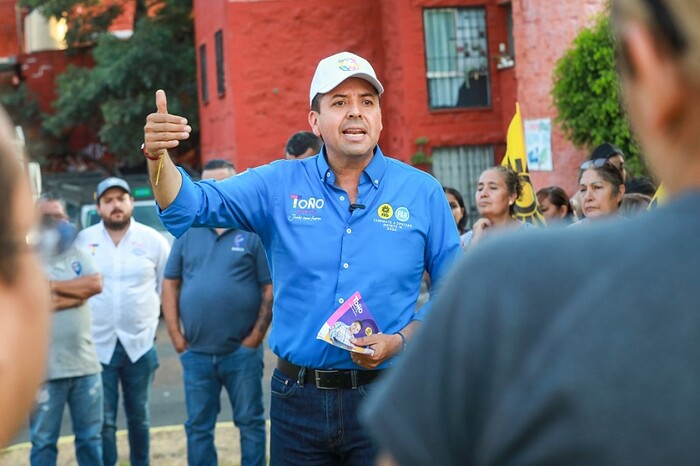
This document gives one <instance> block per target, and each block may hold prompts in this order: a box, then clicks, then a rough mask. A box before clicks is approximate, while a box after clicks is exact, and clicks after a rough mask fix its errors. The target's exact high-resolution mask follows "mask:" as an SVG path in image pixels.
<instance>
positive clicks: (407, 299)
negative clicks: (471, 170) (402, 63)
mask: <svg viewBox="0 0 700 466" xmlns="http://www.w3.org/2000/svg"><path fill="white" fill-rule="evenodd" d="M612 8H613V25H614V26H613V30H614V32H615V35H616V38H617V41H618V43H619V49H620V57H619V61H620V63H619V69H620V75H621V80H622V89H623V91H624V96H625V99H626V103H627V106H628V109H629V113H630V119H631V121H632V123H633V125H634V127H635V128H636V130H637V134H638V135H639V140H640V143H641V146H642V147H643V148H644V149H645V152H646V155H647V160H648V163H649V165H650V167H651V169H652V171H653V172H654V173H655V174H656V175H657V176H658V177H659V179H662V180H663V182H664V189H665V192H666V193H667V196H668V199H669V200H668V201H667V205H665V206H663V207H662V208H658V209H654V210H652V211H647V206H648V204H649V201H650V200H651V194H652V193H653V192H654V191H655V187H654V186H650V185H649V183H648V182H647V181H646V180H632V179H630V176H629V174H628V173H627V170H626V167H625V158H624V154H623V152H622V151H621V150H620V149H619V148H617V147H615V146H614V145H612V144H610V143H604V144H601V145H600V146H598V147H597V148H595V149H594V150H593V151H592V153H591V156H590V157H589V159H588V160H586V161H585V162H583V163H582V164H581V166H580V169H579V171H578V190H577V192H576V193H575V194H574V195H573V196H569V195H568V194H567V193H566V192H565V191H564V190H563V189H562V188H561V187H557V186H550V187H546V188H543V189H541V190H539V191H538V192H537V199H538V201H539V204H540V207H541V211H542V213H543V215H544V216H545V218H546V221H547V227H546V228H536V227H533V226H532V225H530V224H529V223H525V222H522V221H520V220H518V219H517V217H516V215H515V214H516V211H515V202H516V200H517V199H518V197H519V196H520V195H521V193H522V190H523V186H522V181H521V179H520V177H519V176H518V174H517V173H515V172H513V171H512V170H511V169H510V168H507V167H502V166H497V167H492V168H488V169H487V170H484V171H483V172H482V173H481V175H480V176H479V179H478V183H477V189H476V192H474V193H465V194H466V195H473V196H474V202H475V205H476V206H477V209H478V212H479V218H478V219H473V221H472V222H471V223H472V227H471V229H470V228H469V227H468V225H469V224H470V219H469V218H468V215H467V209H466V207H465V202H464V197H463V196H462V193H460V192H459V191H458V190H456V189H454V188H451V187H443V186H440V184H439V183H438V182H437V181H436V180H435V179H434V178H433V177H431V176H429V175H428V174H426V173H424V172H422V171H419V170H416V169H413V168H411V167H408V166H407V165H406V164H403V163H401V162H398V161H397V160H395V159H392V158H390V157H388V156H386V155H384V154H383V152H382V150H381V149H380V148H379V146H378V140H379V136H380V134H381V131H382V124H381V119H382V107H381V95H382V93H383V92H384V87H383V85H382V83H381V82H380V80H379V79H378V77H377V75H376V73H375V71H374V69H373V68H372V66H371V64H370V63H369V62H367V61H366V60H365V59H363V58H362V57H359V56H357V55H354V54H352V53H349V52H341V53H339V54H335V55H333V56H330V57H327V58H325V59H323V60H321V61H320V62H319V64H318V67H317V69H316V72H315V74H314V77H313V80H312V82H311V87H310V93H309V105H310V112H309V117H308V120H309V125H310V127H311V129H312V131H311V132H304V133H297V134H295V135H293V136H292V137H291V138H290V140H289V142H288V144H287V147H286V148H285V158H286V159H288V160H280V161H276V162H273V163H271V164H268V165H265V166H261V167H258V168H254V169H250V170H247V171H246V172H244V173H241V174H238V175H237V176H233V175H235V174H236V171H235V168H234V167H233V165H232V164H231V163H230V162H228V161H226V160H213V161H210V162H209V163H208V164H207V165H206V166H205V167H204V171H203V173H202V180H201V181H198V182H195V181H193V180H192V179H190V177H189V176H188V175H187V173H186V172H184V171H183V170H182V169H179V168H178V167H176V166H175V165H174V164H173V162H172V161H171V159H170V156H169V154H168V150H169V149H173V148H175V147H177V146H178V144H179V142H180V141H181V140H184V139H187V138H188V137H189V133H190V131H191V128H190V126H188V124H187V120H186V119H185V118H183V117H181V116H178V115H173V114H170V113H169V112H168V107H167V99H166V94H165V92H163V91H158V92H157V93H156V99H155V104H156V105H155V107H156V111H155V112H154V113H152V114H150V115H148V117H147V119H146V125H145V128H144V138H145V143H144V146H143V150H144V156H145V157H146V159H147V161H148V162H147V163H148V167H149V173H150V177H151V183H152V186H153V190H154V194H155V197H156V201H157V206H158V213H159V215H160V217H161V220H162V222H163V224H164V225H165V226H166V227H167V228H168V229H169V230H170V231H171V232H172V233H173V234H174V235H175V236H176V237H177V239H176V240H175V243H174V244H173V245H172V248H171V247H170V245H169V244H168V243H167V241H166V240H165V239H164V238H163V237H162V236H161V235H159V234H158V233H157V232H156V231H155V230H152V229H150V228H149V227H147V226H145V225H142V224H140V223H138V222H136V221H135V220H134V219H133V218H132V217H131V214H132V211H133V197H132V192H131V188H130V186H129V185H128V183H126V181H124V180H122V179H119V178H107V179H105V180H103V181H102V182H101V183H99V184H98V185H97V187H96V203H97V211H98V213H99V215H100V217H101V220H102V221H101V222H100V223H99V224H98V225H95V226H93V227H89V228H87V229H85V230H83V231H82V232H80V233H79V234H78V236H77V239H76V240H75V241H74V242H73V241H71V239H72V238H73V236H74V234H75V232H74V231H72V230H71V229H70V228H66V227H65V225H66V218H67V216H66V212H65V204H63V203H62V201H61V199H60V197H58V196H55V195H51V194H44V195H43V196H42V197H41V198H40V200H39V202H38V209H39V212H40V214H41V218H42V222H41V226H42V228H43V229H42V230H40V231H43V234H38V235H37V234H33V233H32V231H31V230H32V224H33V221H34V219H33V217H32V215H31V212H32V211H33V209H32V208H31V202H32V200H31V195H30V192H29V185H28V183H27V182H26V179H25V178H24V177H22V176H19V174H20V173H21V163H18V158H19V157H18V156H17V155H16V153H15V150H16V149H15V148H14V147H13V146H11V145H10V144H9V143H8V142H9V141H10V134H9V125H8V124H7V122H4V121H1V122H0V135H1V137H0V200H5V201H6V202H5V205H6V206H8V208H7V209H5V210H4V211H3V212H2V213H0V216H2V218H0V246H1V247H0V259H2V260H0V308H2V312H0V335H1V336H2V338H0V345H2V348H1V349H0V356H1V357H0V380H2V382H0V412H2V413H3V422H2V423H0V445H2V444H4V443H6V442H7V441H8V440H9V439H10V438H11V436H12V434H13V432H14V429H16V427H17V426H18V425H19V423H20V422H21V421H22V419H23V418H24V417H25V416H29V419H30V427H31V435H32V450H31V453H30V461H31V463H32V464H36V465H46V464H55V462H56V454H57V448H56V441H57V439H58V436H59V431H60V422H61V416H62V412H63V409H64V406H65V405H66V404H67V405H68V406H69V409H70V412H71V417H72V420H73V430H74V434H75V450H76V460H77V461H78V463H79V464H85V465H94V464H104V465H114V464H116V461H117V456H118V455H117V451H116V442H115V430H116V422H115V421H116V410H117V405H118V399H119V393H120V389H119V387H121V394H122V396H123V404H124V409H125V412H126V416H127V426H128V438H129V446H130V461H131V464H132V465H134V466H136V465H146V464H149V462H150V459H149V441H150V435H149V427H150V415H149V406H148V405H149V399H150V390H151V383H152V381H153V377H154V375H155V372H156V369H157V367H158V356H157V353H156V347H155V345H154V337H155V328H156V325H157V322H158V314H159V308H160V306H161V303H162V310H163V315H164V318H165V321H166V323H167V327H168V333H169V335H170V338H171V340H172V344H173V346H174V347H175V349H176V351H177V352H178V353H179V355H180V362H181V365H182V368H183V383H184V387H185V394H186V410H187V422H186V424H185V427H186V434H187V450H188V453H187V455H188V457H187V459H188V463H189V464H206V465H211V464H217V461H218V458H217V453H216V449H215V447H214V442H213V435H214V424H215V422H216V420H217V416H218V414H219V409H220V406H219V396H220V393H221V391H222V389H225V390H226V391H227V393H228V396H229V399H230V402H231V405H232V408H233V416H234V419H233V420H234V423H235V424H236V425H237V426H238V427H239V429H240V431H241V451H242V458H241V461H242V464H244V465H262V464H265V461H266V453H267V452H266V431H265V419H264V409H263V403H262V389H261V378H262V352H263V348H262V346H261V345H262V341H263V338H264V337H265V335H266V334H267V332H268V328H269V331H270V335H269V343H270V347H271V349H272V351H273V352H274V353H275V355H276V356H277V357H278V362H277V366H276V368H275V369H274V372H273V375H272V380H271V397H272V399H271V407H270V421H271V426H270V450H269V455H270V464H272V465H280V464H291V465H294V464H298V465H307V464H343V465H371V464H381V465H395V464H402V465H403V464H407V465H410V464H416V465H421V464H492V463H505V464H544V463H556V464H659V465H661V464H694V463H695V462H697V456H698V454H699V453H700V451H699V449H698V447H697V445H698V442H697V441H696V440H697V439H696V437H697V435H696V432H697V431H698V428H700V421H698V420H697V416H696V415H695V413H696V412H697V411H698V410H700V396H698V395H697V390H696V386H697V383H698V382H700V364H698V363H700V360H699V359H700V356H698V354H699V353H697V352H695V351H694V349H695V348H696V347H697V338H696V335H697V333H698V331H700V313H698V312H697V310H698V309H700V295H699V294H698V292H697V291H696V290H697V286H695V281H694V280H695V277H697V276H698V273H699V272H700V270H698V269H699V267H700V257H697V256H698V255H699V254H700V249H698V248H697V246H696V244H697V243H696V240H695V236H694V233H695V232H696V231H698V227H700V225H698V222H699V221H700V220H699V218H700V217H698V216H697V215H694V214H693V212H697V209H698V208H700V207H699V206H700V199H699V198H698V194H697V190H698V188H700V182H699V181H698V180H700V159H698V157H696V156H694V150H696V149H695V147H696V145H697V144H696V142H697V141H696V138H697V135H698V134H700V131H698V127H700V115H698V114H697V108H698V106H697V105H695V103H697V102H696V100H697V101H700V88H699V87H698V84H697V82H698V81H697V79H696V78H697V77H698V76H697V74H698V73H700V71H698V70H699V69H700V65H698V63H700V39H698V38H697V37H696V36H694V35H692V34H690V31H689V29H688V25H689V24H693V23H694V22H695V23H697V22H698V21H700V9H699V8H698V5H697V1H696V0H675V1H671V0H666V1H655V2H651V1H644V2H642V1H641V0H614V1H613V2H612ZM0 116H2V115H0ZM644 211H647V212H646V213H642V212H644ZM640 232H643V234H641V235H640V234H639V233H640ZM48 233H52V234H48ZM31 246H35V247H37V250H40V251H42V252H43V253H44V254H43V256H44V257H43V262H44V263H43V269H44V270H45V271H46V273H45V274H43V273H41V269H42V265H41V264H40V262H39V258H38V257H37V256H36V255H35V253H34V248H32V247H31ZM630 271H633V272H634V280H629V273H630ZM548 277H550V278H551V277H554V278H559V277H561V279H559V280H557V282H556V286H553V284H552V280H548V279H547V278H548ZM421 284H423V286H426V284H428V285H429V287H430V296H429V298H428V299H427V302H426V303H425V304H424V305H422V306H420V307H417V306H416V301H417V298H418V296H419V292H420V289H421ZM358 292H359V293H361V295H362V305H359V306H358V304H357V303H358V302H359V300H358V301H357V302H353V303H352V305H351V306H349V307H350V308H351V309H352V310H353V312H356V313H362V312H369V310H371V314H372V316H373V319H374V320H375V321H376V324H377V325H378V327H379V328H380V330H381V332H379V333H377V332H368V333H367V334H359V333H358V332H357V331H356V330H357V328H355V329H354V330H352V329H351V328H352V327H353V326H352V325H348V330H347V332H345V334H344V335H343V337H342V338H340V337H337V335H336V339H338V341H340V340H342V342H343V344H344V345H337V346H334V345H330V344H328V343H327V342H326V341H324V340H323V339H321V338H320V337H318V334H319V328H321V327H322V326H323V325H324V323H326V322H327V320H328V319H329V317H330V314H332V313H333V312H334V310H335V309H336V308H338V309H341V308H344V307H348V304H346V300H350V299H352V298H351V297H353V296H357V294H358ZM344 305H345V306H344ZM48 309H52V310H53V312H52V313H51V314H49V313H47V312H46V311H47V310H48ZM359 318H360V316H358V319H359ZM356 322H359V320H358V321H356ZM355 327H359V326H355ZM26 335H32V338H31V339H28V338H26ZM358 346H359V347H366V348H368V349H369V350H371V351H364V352H355V351H352V350H351V349H352V348H353V347H358ZM343 347H345V348H349V349H350V350H348V349H344V348H343ZM46 354H48V355H49V356H48V360H47V361H48V362H46V360H45V355H46ZM37 388H38V390H36V389H37Z"/></svg>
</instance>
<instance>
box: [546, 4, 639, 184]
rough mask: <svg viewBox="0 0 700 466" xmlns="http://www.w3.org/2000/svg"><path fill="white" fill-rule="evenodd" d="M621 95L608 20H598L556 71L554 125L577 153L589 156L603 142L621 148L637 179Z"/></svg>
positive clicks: (636, 148)
mask: <svg viewBox="0 0 700 466" xmlns="http://www.w3.org/2000/svg"><path fill="white" fill-rule="evenodd" d="M619 91H620V85H619V80H618V75H617V72H616V69H615V48H614V42H613V36H612V34H611V31H610V20H609V15H607V14H601V15H600V16H598V18H597V19H596V21H595V23H594V25H593V26H592V27H591V28H586V29H583V30H582V31H581V32H580V33H579V35H578V36H577V37H576V38H575V39H574V41H573V44H572V47H571V48H570V49H569V50H568V51H567V52H566V53H565V54H564V56H562V57H561V58H560V59H559V61H558V62H557V64H556V66H555V69H554V84H553V89H552V97H553V100H554V105H555V106H556V108H557V114H558V115H557V118H556V122H557V123H559V125H560V126H561V128H562V129H563V130H564V133H565V134H566V135H567V137H568V138H569V140H570V141H571V142H572V143H573V144H574V145H575V146H576V147H579V148H585V149H587V150H592V149H593V148H595V147H596V146H597V145H599V144H601V143H602V142H606V141H607V142H611V143H613V144H615V145H616V146H618V147H620V148H621V149H622V150H623V152H624V153H625V154H626V161H627V163H626V165H627V166H628V170H629V171H630V172H631V173H633V174H634V175H640V174H642V173H643V172H644V166H643V164H642V163H641V161H640V159H639V146H638V145H637V143H636V142H635V139H634V136H633V134H632V131H631V129H630V126H629V122H628V120H627V118H626V116H625V114H624V111H623V109H622V106H621V103H620V102H621V101H620V92H619Z"/></svg>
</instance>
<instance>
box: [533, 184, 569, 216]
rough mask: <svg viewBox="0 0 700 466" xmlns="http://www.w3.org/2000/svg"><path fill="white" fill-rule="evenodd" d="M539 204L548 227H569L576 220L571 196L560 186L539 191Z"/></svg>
mask: <svg viewBox="0 0 700 466" xmlns="http://www.w3.org/2000/svg"><path fill="white" fill-rule="evenodd" d="M537 202H539V204H540V211H541V212H542V215H543V216H544V218H545V220H547V226H552V225H556V224H565V225H569V224H571V223H572V222H573V221H574V219H575V218H574V209H573V208H572V207H571V204H570V203H569V196H568V195H567V194H566V191H564V190H563V189H562V188H560V187H559V186H547V187H546V188H542V189H540V190H539V191H537Z"/></svg>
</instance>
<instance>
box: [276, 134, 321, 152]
mask: <svg viewBox="0 0 700 466" xmlns="http://www.w3.org/2000/svg"><path fill="white" fill-rule="evenodd" d="M322 145H323V142H322V141H321V139H320V138H319V137H318V136H316V135H315V134H314V133H312V132H310V131H299V132H298V133H294V134H293V135H292V137H290V138H289V140H288V141H287V147H286V148H285V151H286V152H287V154H289V155H293V156H294V157H299V156H300V155H303V154H304V153H305V152H306V151H307V150H309V149H313V151H314V154H316V153H318V152H320V150H321V146H322Z"/></svg>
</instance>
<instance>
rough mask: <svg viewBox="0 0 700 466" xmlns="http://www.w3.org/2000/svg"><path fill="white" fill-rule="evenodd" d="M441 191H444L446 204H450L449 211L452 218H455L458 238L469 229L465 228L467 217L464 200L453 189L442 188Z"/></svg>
mask: <svg viewBox="0 0 700 466" xmlns="http://www.w3.org/2000/svg"><path fill="white" fill-rule="evenodd" d="M442 189H443V191H445V196H446V197H447V202H448V203H449V204H450V209H451V210H452V216H453V217H454V218H455V223H456V224H457V230H458V231H459V236H462V235H463V234H465V233H466V232H467V231H468V230H469V228H467V220H468V217H467V208H466V207H464V198H463V197H462V194H461V193H460V192H459V191H457V190H456V189H455V188H449V187H447V186H443V187H442Z"/></svg>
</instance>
